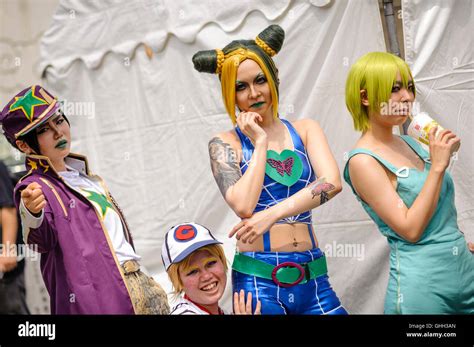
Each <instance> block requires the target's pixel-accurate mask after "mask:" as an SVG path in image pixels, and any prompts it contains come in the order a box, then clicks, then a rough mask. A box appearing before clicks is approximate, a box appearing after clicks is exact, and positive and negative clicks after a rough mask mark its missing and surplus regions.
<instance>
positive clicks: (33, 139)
mask: <svg viewBox="0 0 474 347" xmlns="http://www.w3.org/2000/svg"><path fill="white" fill-rule="evenodd" d="M61 115H62V116H63V118H64V120H65V121H66V122H67V124H68V125H69V126H70V125H71V123H69V119H67V118H66V115H65V114H64V113H62V112H61ZM36 130H37V129H33V130H32V131H30V132H29V133H27V134H25V135H22V136H20V137H18V140H21V141H23V142H25V143H26V144H27V145H28V146H30V148H31V149H33V150H34V151H35V152H36V154H41V152H40V149H39V142H38V134H37V133H36ZM15 147H16V148H18V146H17V145H16V143H15Z"/></svg>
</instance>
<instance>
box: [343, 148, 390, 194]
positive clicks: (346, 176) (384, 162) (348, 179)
mask: <svg viewBox="0 0 474 347" xmlns="http://www.w3.org/2000/svg"><path fill="white" fill-rule="evenodd" d="M357 154H367V155H370V156H371V157H373V158H375V159H376V160H377V161H378V162H379V163H380V164H382V165H383V166H385V167H386V168H387V169H388V170H390V172H392V173H393V174H394V175H397V172H398V169H397V168H396V167H395V166H394V165H392V164H391V163H390V162H388V161H387V160H385V159H383V158H382V157H380V156H379V155H377V154H375V153H374V152H372V151H370V150H368V149H365V148H356V149H353V150H352V151H350V152H349V154H348V157H347V162H346V165H345V167H344V180H345V181H346V182H347V184H349V186H350V187H351V189H352V192H353V193H354V194H355V196H356V197H357V199H358V200H359V195H358V194H357V192H356V191H355V189H354V187H353V186H352V182H351V177H350V175H349V161H350V160H351V158H352V157H354V156H355V155H357Z"/></svg>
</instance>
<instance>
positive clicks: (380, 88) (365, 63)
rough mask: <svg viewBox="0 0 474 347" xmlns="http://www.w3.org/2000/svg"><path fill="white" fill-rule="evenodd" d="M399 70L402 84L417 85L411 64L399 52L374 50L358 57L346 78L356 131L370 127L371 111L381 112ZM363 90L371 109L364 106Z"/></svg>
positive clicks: (347, 100) (347, 103)
mask: <svg viewBox="0 0 474 347" xmlns="http://www.w3.org/2000/svg"><path fill="white" fill-rule="evenodd" d="M397 72H399V73H400V76H401V79H402V84H403V86H404V87H405V88H408V83H409V82H412V83H413V90H415V89H414V88H415V84H414V82H413V77H412V74H411V71H410V68H409V67H408V64H407V63H406V62H405V61H404V60H402V59H400V58H399V57H397V56H396V55H393V54H390V53H386V52H371V53H367V54H366V55H364V56H362V57H361V58H359V59H358V60H357V61H356V62H355V64H354V65H352V67H351V70H350V71H349V75H348V77H347V81H346V106H347V109H348V110H349V112H350V113H351V115H352V119H353V122H354V128H355V130H358V131H362V132H365V131H367V130H368V129H369V124H370V123H369V112H380V107H381V104H382V103H384V102H388V100H389V99H390V96H391V93H392V88H393V86H394V84H395V82H396V79H397ZM361 90H365V91H366V93H367V99H368V101H369V106H368V108H367V107H366V106H364V105H362V98H361V93H360V92H361Z"/></svg>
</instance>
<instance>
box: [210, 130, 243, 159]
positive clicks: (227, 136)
mask: <svg viewBox="0 0 474 347" xmlns="http://www.w3.org/2000/svg"><path fill="white" fill-rule="evenodd" d="M241 147H242V146H241V144H240V140H239V136H238V135H237V133H236V132H235V130H233V129H232V130H229V131H224V132H221V133H218V134H215V135H214V136H212V138H211V140H209V154H210V155H211V159H212V153H215V152H216V150H217V149H220V150H232V151H234V152H235V153H236V155H237V157H239V153H240V152H241Z"/></svg>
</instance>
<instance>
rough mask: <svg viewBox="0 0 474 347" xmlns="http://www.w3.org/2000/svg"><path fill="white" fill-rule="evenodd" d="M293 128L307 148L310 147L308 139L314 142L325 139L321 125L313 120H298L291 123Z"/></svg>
mask: <svg viewBox="0 0 474 347" xmlns="http://www.w3.org/2000/svg"><path fill="white" fill-rule="evenodd" d="M291 124H292V125H293V127H294V128H295V129H296V132H297V133H298V135H300V137H301V139H302V140H303V143H304V145H305V146H307V145H308V139H310V138H311V139H313V140H323V139H324V132H323V130H322V129H321V126H320V125H319V122H318V121H316V120H314V119H311V118H302V119H297V120H295V121H293V122H291Z"/></svg>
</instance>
